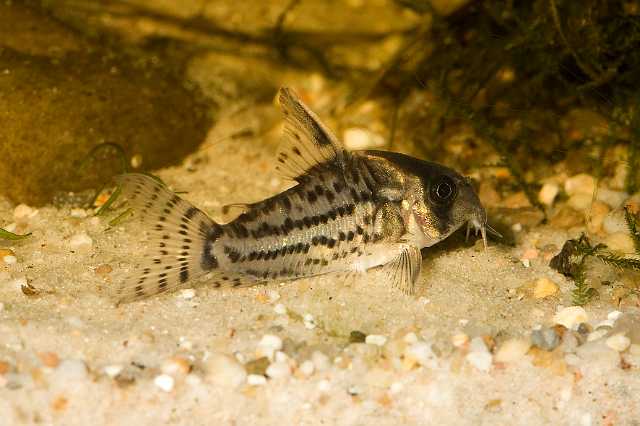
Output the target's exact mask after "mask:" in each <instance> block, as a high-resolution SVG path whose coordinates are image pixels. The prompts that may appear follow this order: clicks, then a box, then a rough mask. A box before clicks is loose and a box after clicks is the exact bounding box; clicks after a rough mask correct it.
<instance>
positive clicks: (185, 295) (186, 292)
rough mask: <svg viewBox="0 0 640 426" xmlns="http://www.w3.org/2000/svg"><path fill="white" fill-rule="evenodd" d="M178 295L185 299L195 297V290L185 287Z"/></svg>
mask: <svg viewBox="0 0 640 426" xmlns="http://www.w3.org/2000/svg"><path fill="white" fill-rule="evenodd" d="M180 297H181V298H183V299H185V300H191V299H193V298H194V297H196V291H195V290H194V289H192V288H185V289H183V290H181V291H180Z"/></svg>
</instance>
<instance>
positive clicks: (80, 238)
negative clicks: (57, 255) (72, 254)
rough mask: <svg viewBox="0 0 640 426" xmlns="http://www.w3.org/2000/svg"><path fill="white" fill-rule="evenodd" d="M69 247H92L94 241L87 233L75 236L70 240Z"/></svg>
mask: <svg viewBox="0 0 640 426" xmlns="http://www.w3.org/2000/svg"><path fill="white" fill-rule="evenodd" d="M69 245H70V246H71V247H74V248H80V247H91V246H92V245H93V240H92V239H91V237H90V236H88V235H87V234H86V233H84V232H83V233H80V234H75V235H73V236H72V237H71V239H70V240H69Z"/></svg>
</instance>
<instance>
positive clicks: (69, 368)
mask: <svg viewBox="0 0 640 426" xmlns="http://www.w3.org/2000/svg"><path fill="white" fill-rule="evenodd" d="M56 376H58V377H59V378H60V379H61V381H63V382H66V381H69V380H78V381H81V380H85V379H87V366H86V364H85V363H84V361H82V360H81V359H65V360H62V362H60V364H59V365H58V368H57V369H56Z"/></svg>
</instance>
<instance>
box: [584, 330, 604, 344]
mask: <svg viewBox="0 0 640 426" xmlns="http://www.w3.org/2000/svg"><path fill="white" fill-rule="evenodd" d="M608 333H609V330H607V329H604V328H601V329H599V330H596V331H593V332H591V333H589V334H588V335H587V342H595V341H596V340H599V339H602V338H603V337H604V336H606V335H607V334H608Z"/></svg>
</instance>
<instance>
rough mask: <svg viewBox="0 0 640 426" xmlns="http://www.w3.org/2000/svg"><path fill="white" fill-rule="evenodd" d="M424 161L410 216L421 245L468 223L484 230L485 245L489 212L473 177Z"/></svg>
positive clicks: (426, 245) (434, 240)
mask: <svg viewBox="0 0 640 426" xmlns="http://www.w3.org/2000/svg"><path fill="white" fill-rule="evenodd" d="M422 163H423V167H422V168H421V169H422V170H421V171H420V172H419V174H418V175H417V176H416V177H417V178H418V181H419V184H418V186H419V188H417V189H415V190H414V194H415V195H416V196H415V197H413V202H412V203H411V207H410V214H411V216H413V217H411V218H409V219H410V220H413V221H415V225H414V232H413V233H414V235H415V234H417V235H416V236H417V238H418V239H420V238H421V239H422V241H421V243H422V244H421V245H422V246H423V247H428V246H431V245H433V244H436V243H437V242H439V241H442V240H444V239H445V238H447V237H448V236H449V235H451V234H452V233H453V232H455V231H456V230H458V229H459V228H460V227H462V226H463V225H465V224H467V225H468V226H469V227H473V228H475V229H476V230H479V231H480V232H481V234H482V238H483V241H484V245H485V247H486V245H487V239H486V228H487V213H486V211H485V209H484V207H483V206H482V203H481V202H480V199H479V198H478V195H477V194H476V191H475V189H474V187H473V185H472V182H471V180H470V179H468V178H466V177H464V176H462V175H460V174H459V173H457V172H456V171H454V170H452V169H450V168H448V167H445V166H442V165H440V164H436V163H429V162H422ZM415 228H417V229H415Z"/></svg>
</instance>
